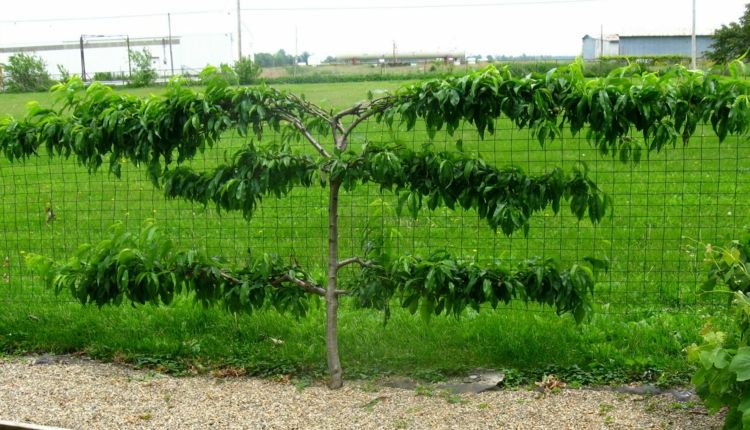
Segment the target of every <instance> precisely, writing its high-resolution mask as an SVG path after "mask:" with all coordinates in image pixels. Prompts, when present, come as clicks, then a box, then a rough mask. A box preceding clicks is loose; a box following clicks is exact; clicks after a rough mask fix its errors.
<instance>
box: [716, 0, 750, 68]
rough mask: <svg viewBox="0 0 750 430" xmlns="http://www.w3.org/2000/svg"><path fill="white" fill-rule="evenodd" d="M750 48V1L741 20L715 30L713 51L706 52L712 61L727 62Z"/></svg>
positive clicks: (740, 55)
mask: <svg viewBox="0 0 750 430" xmlns="http://www.w3.org/2000/svg"><path fill="white" fill-rule="evenodd" d="M749 49H750V3H748V4H746V5H745V13H744V14H743V15H742V16H741V17H740V19H739V22H732V23H730V24H729V25H722V26H721V28H719V29H718V30H716V31H715V32H714V41H713V43H712V44H711V51H709V52H707V53H706V57H708V58H709V59H710V60H711V61H714V62H716V63H718V64H727V63H729V62H731V61H732V60H734V59H736V58H740V57H742V56H743V55H745V54H746V53H747V51H748V50H749Z"/></svg>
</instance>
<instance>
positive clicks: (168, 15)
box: [167, 13, 174, 76]
mask: <svg viewBox="0 0 750 430" xmlns="http://www.w3.org/2000/svg"><path fill="white" fill-rule="evenodd" d="M167 25H168V26H169V66H170V68H171V69H172V76H174V56H173V55H172V14H170V13H167Z"/></svg>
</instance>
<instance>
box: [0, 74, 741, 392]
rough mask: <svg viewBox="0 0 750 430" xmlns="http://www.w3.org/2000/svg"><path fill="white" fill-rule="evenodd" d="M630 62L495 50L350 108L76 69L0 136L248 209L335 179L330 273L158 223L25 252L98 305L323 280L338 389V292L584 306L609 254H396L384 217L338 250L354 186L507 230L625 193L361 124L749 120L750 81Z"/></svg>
mask: <svg viewBox="0 0 750 430" xmlns="http://www.w3.org/2000/svg"><path fill="white" fill-rule="evenodd" d="M632 70H635V69H621V70H618V71H616V73H614V74H612V75H611V76H609V77H606V78H601V79H593V80H587V79H585V78H584V76H583V73H582V65H581V64H574V65H572V66H570V67H563V68H559V69H557V70H552V71H550V72H548V73H546V74H543V75H529V76H526V77H523V78H517V77H514V76H512V75H511V74H510V72H509V71H508V69H507V68H502V69H497V68H494V67H488V68H486V69H483V70H480V71H476V72H472V73H471V74H468V75H466V76H461V77H451V78H447V79H433V80H428V81H424V82H421V83H418V84H414V85H410V86H408V87H404V88H402V89H401V90H399V91H397V92H396V93H395V94H391V95H387V96H384V97H381V98H375V99H370V100H367V101H364V102H360V103H357V104H355V105H354V106H351V107H350V108H348V109H344V110H343V111H340V112H332V111H328V110H325V109H322V108H320V107H318V106H316V105H314V104H312V103H310V102H308V101H306V100H304V99H301V98H299V97H297V96H294V95H292V94H288V93H285V92H281V91H278V90H275V89H273V88H269V87H265V86H261V87H240V88H238V87H231V86H230V85H229V84H228V83H227V82H226V80H225V79H224V78H223V77H222V75H221V74H220V73H219V72H218V71H217V70H215V69H209V70H206V71H205V72H204V79H205V84H206V87H205V92H202V93H197V92H195V91H193V90H192V89H190V88H188V87H187V86H185V85H184V82H182V81H179V80H177V81H174V82H172V83H170V85H169V86H168V87H167V89H166V92H165V94H164V95H163V96H162V97H149V98H147V99H140V98H137V97H134V96H129V95H126V94H122V93H117V92H114V91H113V90H111V89H110V88H107V87H105V86H103V85H100V84H97V83H94V84H92V85H91V86H90V87H89V88H87V89H84V87H83V84H82V82H81V81H80V80H77V79H75V78H74V79H73V80H71V81H70V82H68V83H67V84H64V85H58V86H57V87H56V89H55V92H56V94H57V95H58V97H59V98H60V99H61V101H62V103H59V104H58V105H57V106H60V107H59V108H58V109H57V110H55V109H43V108H41V107H39V106H31V108H30V109H31V110H30V111H29V113H28V115H27V117H26V118H25V119H23V120H15V119H11V118H6V119H4V120H1V121H0V150H2V151H3V153H4V154H5V155H6V157H7V158H9V159H10V160H12V161H15V160H23V159H25V158H27V157H30V156H32V155H35V154H38V153H39V147H40V146H42V145H43V146H45V147H46V148H47V151H48V152H49V153H50V154H51V155H55V154H57V155H64V156H74V157H76V158H77V160H78V161H79V162H80V163H81V164H82V165H84V166H87V167H88V168H89V170H91V171H94V170H97V169H98V168H100V167H101V165H102V164H103V163H104V162H105V161H107V160H109V170H110V172H111V173H112V174H114V175H116V176H119V174H120V168H121V165H122V161H123V160H131V161H132V162H134V163H136V164H144V165H146V167H147V171H148V173H149V175H150V177H151V179H152V180H153V182H154V184H156V185H157V186H160V187H162V188H163V190H164V192H165V194H166V196H167V197H168V198H183V199H187V200H191V201H194V202H201V203H203V204H208V203H212V204H215V205H216V206H217V208H218V209H220V210H225V211H230V210H231V211H240V212H242V214H243V215H244V216H245V217H246V218H247V219H248V220H250V219H251V218H252V215H253V213H254V211H255V209H256V208H257V206H258V205H259V204H260V203H261V202H262V199H263V198H264V197H276V198H282V197H285V196H287V195H288V194H289V192H290V191H291V190H292V189H293V188H294V187H299V186H301V187H312V186H316V184H320V185H322V186H324V187H326V188H327V189H328V252H327V256H328V258H327V267H326V268H325V269H326V270H325V276H324V277H323V278H320V279H316V278H315V277H314V276H312V275H310V273H312V271H311V270H310V268H303V267H300V266H299V265H298V264H297V263H296V262H294V261H285V260H282V259H281V258H280V257H278V256H274V255H253V256H251V258H250V259H249V261H248V262H247V263H246V264H244V265H241V266H237V265H235V264H232V263H228V262H223V260H220V259H216V258H213V257H208V256H206V255H204V254H203V253H201V252H199V251H196V250H185V251H182V250H177V249H175V248H174V246H173V245H172V243H171V242H170V241H169V239H168V238H165V237H163V236H161V235H160V234H159V232H158V229H157V227H156V226H154V225H153V224H152V223H150V222H147V223H145V225H144V227H143V230H142V231H141V233H140V234H132V233H129V232H127V231H125V230H124V229H123V228H122V227H116V228H115V229H114V230H113V234H112V237H111V238H109V239H107V240H104V241H102V242H100V243H98V244H94V245H91V246H85V247H82V248H80V249H79V250H78V251H77V252H76V253H75V254H74V255H73V256H71V257H70V258H69V259H68V260H66V261H62V262H57V261H53V260H51V259H49V258H46V257H43V256H38V255H28V256H27V263H28V264H29V265H30V266H31V267H32V268H35V269H36V270H38V271H39V272H40V273H42V274H43V275H44V276H45V278H46V280H47V282H48V283H49V285H51V286H52V287H53V288H55V290H56V291H57V292H60V291H62V290H69V291H71V292H72V293H73V295H74V296H75V297H76V298H77V299H78V300H79V301H81V302H82V303H95V304H97V305H99V306H102V305H105V304H120V303H122V302H123V301H124V300H127V301H130V302H133V303H146V302H151V303H169V302H170V301H171V300H172V299H173V298H174V296H175V295H177V294H180V293H181V292H183V291H190V292H192V293H194V295H195V297H196V299H197V300H199V301H201V302H202V303H204V304H214V303H218V304H221V305H223V306H224V307H226V308H227V309H228V310H230V311H233V312H239V311H243V312H248V313H250V312H254V311H256V310H260V309H264V308H266V307H268V306H272V307H274V308H275V309H277V310H280V311H285V312H291V313H293V314H295V315H298V316H304V315H305V314H306V312H307V309H308V307H309V299H310V297H311V296H319V297H322V298H323V299H324V301H325V306H326V347H327V362H328V368H329V371H330V374H331V387H334V388H336V387H340V386H341V385H342V369H341V363H340V360H339V352H338V343H337V333H338V323H337V318H338V312H337V311H338V307H339V301H340V299H341V298H342V297H350V298H351V300H352V302H353V303H354V304H355V305H357V306H361V307H369V308H376V309H380V310H382V311H383V312H384V313H385V315H386V317H387V316H388V315H389V310H390V306H391V305H392V304H393V303H394V302H398V303H399V305H400V306H402V307H405V308H407V309H408V310H409V311H410V312H412V313H416V312H417V311H419V312H420V313H421V314H422V315H423V316H425V317H428V316H429V315H433V314H453V315H456V316H459V315H461V314H462V312H463V311H464V310H465V309H466V308H467V307H469V308H473V309H475V310H477V311H479V310H480V309H481V305H483V304H489V305H490V306H491V307H493V308H495V307H496V306H497V305H498V304H500V303H509V302H510V301H512V300H523V301H526V302H536V303H541V304H545V305H548V306H551V307H553V308H554V309H555V310H556V312H557V313H558V314H565V313H570V314H572V315H573V317H574V318H575V319H576V321H582V320H583V319H584V318H585V316H586V315H587V314H588V313H589V312H590V308H591V307H590V302H589V297H588V296H589V294H590V293H591V292H592V291H593V288H594V273H595V270H596V269H601V268H604V267H605V266H606V265H605V264H604V263H603V262H602V261H599V260H596V259H594V258H586V259H584V261H582V262H580V263H578V264H574V265H573V266H571V267H569V268H563V267H560V265H559V263H558V262H556V261H555V260H552V259H541V258H534V259H531V260H529V261H524V262H521V263H519V264H517V265H515V266H509V265H507V264H503V263H500V262H493V263H491V264H488V265H484V266H483V265H480V264H478V263H477V262H476V261H472V260H470V259H463V258H461V257H454V256H451V255H449V254H448V253H446V252H444V251H438V252H435V253H433V254H432V255H429V256H417V255H405V256H400V255H393V254H391V251H389V249H390V247H388V246H387V242H386V239H384V238H383V237H382V235H379V234H378V232H377V231H370V232H369V233H368V234H367V235H366V237H364V238H363V250H362V253H361V255H353V256H344V257H342V256H339V250H338V238H339V235H338V204H339V203H338V202H339V195H340V193H341V192H351V191H353V190H355V189H356V188H357V187H359V186H363V184H366V183H373V184H376V185H377V186H378V187H379V188H380V190H381V192H382V193H384V194H393V195H394V198H395V199H396V201H397V205H396V207H397V210H398V212H399V213H402V212H406V213H408V214H409V215H410V216H413V217H416V216H418V215H419V213H420V212H421V210H423V208H424V207H425V206H426V208H425V209H429V210H434V209H436V208H438V207H447V208H449V209H454V208H462V209H466V210H474V211H476V214H477V215H478V216H479V217H480V218H481V219H483V220H484V222H486V223H487V225H488V226H489V228H492V229H495V230H497V229H500V230H501V231H502V232H503V233H504V234H506V235H510V234H514V233H518V232H519V231H520V232H523V233H524V234H526V233H528V231H529V226H530V224H529V220H530V218H531V217H532V216H533V215H534V214H536V213H538V212H541V211H544V210H545V209H547V208H549V209H551V210H552V211H553V212H554V213H557V212H559V210H560V209H561V208H562V204H563V202H567V206H568V208H569V210H570V211H571V212H572V213H573V214H574V215H575V216H576V217H577V218H578V219H579V220H581V219H583V218H584V217H586V216H588V218H589V219H590V221H591V222H598V221H599V220H601V219H602V217H604V216H605V214H606V212H607V210H608V208H609V206H610V203H611V202H610V200H609V198H608V197H607V196H606V195H605V194H604V193H602V192H601V191H600V190H599V189H598V188H597V186H596V184H595V183H594V182H593V181H592V180H591V179H590V178H589V177H588V169H587V167H586V166H585V165H582V164H581V165H578V166H577V167H575V168H572V169H570V170H569V171H568V172H565V171H563V170H562V169H561V168H554V169H552V170H551V171H549V172H546V173H543V174H540V175H527V174H526V173H525V172H523V171H522V170H520V169H518V168H516V167H503V168H498V167H495V166H492V165H488V164H487V163H485V162H484V161H483V160H481V159H480V158H477V157H475V156H473V155H472V154H468V153H464V152H462V151H461V150H460V147H461V141H460V140H458V141H457V146H458V147H459V150H457V151H437V150H435V149H434V148H433V147H432V146H430V145H426V146H424V147H422V148H420V149H417V148H412V147H406V146H403V145H400V144H398V143H395V142H394V143H383V144H374V143H352V142H350V136H351V135H352V132H353V131H354V130H355V129H356V128H357V127H358V126H359V125H360V124H362V123H363V122H364V121H367V120H373V121H376V122H379V123H382V124H384V125H385V126H387V127H403V128H405V129H407V130H410V129H413V128H414V127H415V126H416V124H417V122H418V121H419V122H420V123H421V122H423V123H424V126H425V128H426V131H427V134H428V136H429V138H433V137H434V136H435V134H436V133H437V132H438V131H439V130H442V129H444V130H446V132H448V133H449V134H451V135H452V134H453V133H454V132H455V131H456V130H462V129H463V128H462V126H463V124H465V125H466V126H471V127H474V128H475V129H476V131H477V133H478V134H479V136H480V137H483V136H484V135H485V134H486V133H494V130H495V120H496V119H497V118H498V117H500V116H501V115H503V116H505V117H507V118H508V119H509V120H510V121H511V122H512V123H513V124H514V125H515V126H517V127H520V128H527V129H529V131H530V133H531V135H532V136H534V137H535V138H536V139H538V140H539V142H540V144H544V143H545V142H547V141H548V140H550V139H554V138H556V137H558V136H561V134H562V130H563V129H564V128H566V129H569V130H570V131H571V132H572V133H573V134H577V133H578V132H580V131H581V130H582V129H584V128H586V129H587V133H586V135H587V139H588V140H589V142H591V144H592V145H593V146H594V147H595V148H597V150H599V151H600V152H602V153H604V154H612V155H614V156H617V157H618V158H619V159H620V160H621V161H623V162H630V161H634V162H635V161H637V160H639V159H640V158H641V153H642V151H644V150H646V151H648V150H661V149H663V148H665V147H666V146H669V145H671V146H675V145H676V144H677V142H678V141H680V140H682V141H683V142H687V140H688V139H689V137H690V136H691V135H692V134H693V133H694V132H695V130H696V127H697V125H698V124H699V122H700V121H704V120H705V121H706V122H708V123H709V124H711V125H712V127H713V128H714V130H715V131H716V133H717V135H718V137H719V140H724V139H725V138H726V136H727V135H728V134H742V133H746V132H747V130H748V127H750V106H749V103H750V102H748V100H750V99H748V97H747V94H748V93H749V92H750V91H748V88H747V84H746V83H744V82H742V81H736V80H727V79H722V80H719V79H718V78H716V77H711V76H704V75H703V74H700V73H697V72H696V73H693V72H689V71H687V70H685V69H684V68H683V69H675V70H674V71H672V72H671V73H672V74H664V75H662V76H656V75H643V76H641V75H635V74H632ZM623 77H628V79H623ZM645 107H648V108H645ZM269 128H270V129H272V130H275V131H279V132H281V136H282V139H283V141H282V143H281V144H265V145H264V144H255V143H253V141H252V140H249V141H248V142H247V143H246V145H245V146H244V147H243V148H242V149H240V150H239V151H238V152H237V153H236V154H235V155H234V157H232V159H231V160H229V161H227V162H226V164H224V165H221V166H219V167H217V168H215V169H213V170H211V171H204V172H201V171H195V170H193V168H192V167H190V163H189V161H190V160H191V159H193V158H194V157H196V156H197V154H198V153H199V152H200V151H202V150H203V149H204V148H205V147H206V146H212V145H214V144H216V143H217V142H218V141H219V140H220V138H221V136H222V134H223V133H224V132H225V131H227V130H229V129H236V130H237V131H238V132H239V133H240V134H241V135H243V136H247V135H254V136H255V137H256V138H257V139H258V140H259V141H261V140H260V139H261V137H262V135H263V133H264V131H265V130H267V129H269ZM638 135H640V136H641V139H639V138H638ZM324 139H325V140H324ZM295 140H301V141H304V142H307V143H308V144H309V145H310V147H311V149H312V151H301V152H300V151H295V150H293V148H292V145H291V143H292V142H293V141H295ZM244 260H247V259H244ZM344 267H352V268H354V269H355V270H354V274H353V276H352V277H350V278H346V279H341V278H340V271H341V269H342V268H344Z"/></svg>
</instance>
